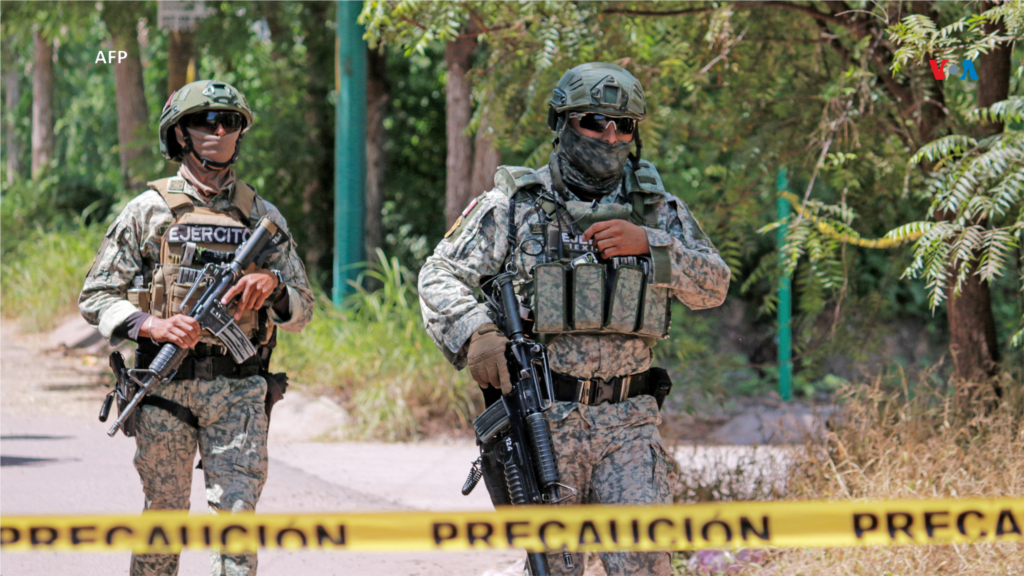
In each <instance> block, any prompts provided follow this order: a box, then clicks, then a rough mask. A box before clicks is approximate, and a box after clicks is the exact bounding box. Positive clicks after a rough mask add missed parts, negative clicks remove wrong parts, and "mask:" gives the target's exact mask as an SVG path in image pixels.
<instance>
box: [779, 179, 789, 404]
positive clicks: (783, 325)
mask: <svg viewBox="0 0 1024 576" xmlns="http://www.w3.org/2000/svg"><path fill="white" fill-rule="evenodd" d="M775 189H776V191H778V192H786V191H787V190H789V180H788V179H787V178H786V167H785V166H783V167H782V168H781V169H780V170H779V179H778V180H777V181H776V182H775ZM775 209H776V216H777V217H778V219H779V220H782V219H783V218H786V217H787V216H789V201H788V200H786V199H785V198H783V197H782V196H779V198H778V199H777V200H776V201H775ZM787 230H788V227H787V226H786V225H782V226H779V228H778V230H777V232H776V242H777V243H778V245H779V269H780V270H781V269H783V267H784V266H785V262H783V255H782V247H783V246H784V245H785V244H786V232H787ZM792 300H793V290H792V279H791V278H790V277H789V275H783V276H780V278H779V396H781V397H782V399H783V400H789V399H790V398H792V396H793V382H792V380H793V362H792V361H791V358H792V357H793V342H792V334H791V333H790V323H791V313H792Z"/></svg>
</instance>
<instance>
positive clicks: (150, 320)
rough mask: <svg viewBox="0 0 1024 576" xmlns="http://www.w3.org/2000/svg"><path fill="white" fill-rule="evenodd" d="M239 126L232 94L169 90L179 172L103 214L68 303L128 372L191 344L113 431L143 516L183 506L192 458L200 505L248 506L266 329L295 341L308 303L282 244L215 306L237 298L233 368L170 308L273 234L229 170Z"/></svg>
mask: <svg viewBox="0 0 1024 576" xmlns="http://www.w3.org/2000/svg"><path fill="white" fill-rule="evenodd" d="M251 126H252V112H251V110H250V109H249V106H248V104H247V103H246V101H245V98H244V97H243V96H242V95H241V94H240V93H239V92H238V91H237V90H235V89H234V88H233V87H231V86H229V85H227V84H225V83H223V82H217V81H209V80H204V81H199V82H193V83H191V84H188V85H186V86H184V87H182V88H181V89H180V90H178V91H177V92H175V93H174V94H172V95H171V98H170V99H169V100H168V102H167V104H166V105H165V106H164V111H163V113H162V114H161V119H160V148H161V152H163V154H164V155H165V157H167V158H168V159H171V160H174V161H178V162H182V165H181V168H180V170H179V171H178V173H177V175H176V176H174V177H172V178H167V179H163V180H157V181H155V182H150V183H149V186H150V188H151V189H150V190H149V191H147V192H144V193H142V194H141V195H139V196H137V197H136V198H135V199H133V200H132V201H131V202H129V203H128V205H127V206H126V207H125V209H124V211H123V212H121V214H120V215H119V216H118V217H117V219H116V220H115V221H114V223H113V224H112V225H111V226H110V229H109V230H107V234H106V237H105V238H104V239H103V243H102V245H101V246H100V249H99V253H98V254H97V255H96V260H95V262H94V263H93V266H92V269H91V270H89V274H88V276H87V278H86V281H85V287H84V288H83V289H82V294H81V297H80V298H79V308H80V310H81V312H82V315H83V316H84V317H85V319H86V320H88V321H89V323H90V324H92V325H93V326H95V327H97V328H98V329H99V331H100V333H102V334H103V336H104V337H105V338H107V339H109V340H110V343H111V345H112V346H116V345H118V344H119V343H121V342H122V341H124V340H125V339H129V340H135V341H137V342H138V350H137V352H136V365H137V366H138V367H144V366H146V365H147V364H148V362H150V361H151V360H152V358H153V356H154V355H155V354H156V352H157V351H158V350H159V348H160V346H161V343H163V342H172V343H174V344H176V345H178V346H180V347H185V348H191V349H192V350H191V352H190V353H189V356H188V357H186V359H185V360H184V362H182V365H181V367H180V368H179V370H178V372H177V374H176V376H175V379H174V380H171V381H168V382H166V383H164V384H160V385H156V386H154V387H153V388H151V392H150V394H149V395H148V396H147V397H146V398H145V399H144V400H143V405H142V406H140V408H139V409H138V411H137V421H136V424H135V425H134V426H133V427H132V428H133V429H131V430H127V429H126V430H125V432H126V434H133V435H134V436H135V440H136V445H137V451H136V453H135V468H136V470H138V472H139V476H140V477H141V479H142V487H143V492H144V493H145V497H146V500H145V509H146V510H187V509H188V508H189V494H190V492H191V485H192V466H193V464H194V463H195V455H196V450H197V449H198V451H199V454H200V456H201V458H202V464H203V466H202V467H203V471H204V474H205V477H206V499H207V501H208V503H209V505H210V507H211V508H212V509H213V510H214V511H216V512H218V513H221V512H228V513H231V512H243V511H252V510H254V509H255V507H256V502H257V501H258V500H259V496H260V492H261V491H262V489H263V484H264V482H265V481H266V477H267V424H268V416H269V410H270V407H271V406H272V405H273V402H274V401H276V400H277V399H279V398H280V395H281V394H282V393H283V387H284V385H285V383H284V382H278V381H276V380H275V378H274V377H273V376H271V375H270V374H269V373H268V372H267V369H268V363H269V356H270V350H271V349H272V348H273V345H274V342H275V341H276V340H275V337H274V335H275V329H276V328H277V327H280V328H281V329H283V330H285V331H288V332H298V331H300V330H302V328H303V327H304V326H306V324H308V323H309V321H310V319H311V318H312V314H313V294H312V292H311V291H310V288H309V282H308V280H307V279H306V272H305V270H304V268H303V265H302V261H301V260H300V259H299V257H298V255H297V254H296V252H295V243H294V242H293V241H288V242H287V243H285V244H283V245H282V246H280V247H278V248H277V249H276V251H275V252H274V253H273V254H272V255H271V256H270V257H269V258H268V259H267V260H266V261H265V262H264V264H263V265H262V267H260V268H256V267H253V269H250V270H248V271H247V273H246V275H244V276H243V277H242V278H241V280H239V282H238V283H237V284H236V285H235V286H234V287H233V288H232V289H231V290H230V291H229V292H228V293H227V294H226V295H225V297H224V302H225V304H227V303H228V302H230V301H231V300H232V299H234V298H235V297H236V296H238V298H237V300H236V301H235V302H234V304H233V305H232V308H231V309H232V310H234V316H235V320H236V322H237V323H238V325H239V327H240V328H242V329H243V331H245V332H246V335H247V336H249V337H250V339H251V340H252V342H253V343H254V345H256V346H257V350H258V353H257V355H256V357H254V358H252V359H251V360H250V361H246V363H244V364H242V365H239V364H235V363H234V361H233V359H232V358H231V356H230V355H228V354H227V351H226V349H225V348H224V346H223V345H221V344H220V341H219V340H218V339H217V338H216V337H215V336H214V335H212V334H209V333H207V332H202V331H201V330H200V328H199V325H198V324H197V323H196V321H195V320H194V319H192V318H190V317H188V316H186V315H184V314H182V313H181V306H182V304H183V303H182V302H181V300H182V298H183V296H184V295H185V292H187V290H188V288H190V287H191V282H192V281H194V279H195V276H196V272H198V270H199V269H200V268H202V266H203V264H204V262H207V261H216V258H217V257H218V255H219V256H220V257H221V258H222V259H223V258H230V256H231V253H232V252H233V250H234V248H235V247H237V246H238V245H239V244H241V242H243V241H244V239H245V238H247V237H248V234H249V232H250V230H251V229H252V228H253V227H254V226H256V224H257V222H258V221H259V220H260V218H262V217H264V216H267V217H269V218H270V219H271V220H272V221H273V222H274V223H275V224H277V225H278V226H279V227H281V228H282V229H286V224H285V220H284V217H282V215H281V213H280V211H278V209H277V208H276V207H274V206H273V205H272V204H270V203H269V202H267V201H266V200H263V199H262V198H260V197H259V196H257V195H256V193H255V191H254V190H253V189H252V188H251V187H250V186H248V185H246V184H245V183H244V182H242V181H240V180H236V179H235V173H234V169H233V168H231V165H232V164H233V163H234V161H235V160H236V159H237V157H238V148H239V145H238V143H239V141H240V140H241V138H242V136H243V135H244V133H245V131H246V130H248V129H249V128H250V127H251ZM268 380H270V381H272V382H273V384H272V385H270V386H268ZM177 573H178V555H177V554H143V555H133V556H132V561H131V574H132V575H133V576H143V575H146V576H151V575H152V576H156V575H172V574H177ZM211 573H212V574H214V575H218V576H219V575H230V576H242V575H254V574H256V555H255V554H222V553H220V552H219V551H217V550H214V551H213V555H212V567H211Z"/></svg>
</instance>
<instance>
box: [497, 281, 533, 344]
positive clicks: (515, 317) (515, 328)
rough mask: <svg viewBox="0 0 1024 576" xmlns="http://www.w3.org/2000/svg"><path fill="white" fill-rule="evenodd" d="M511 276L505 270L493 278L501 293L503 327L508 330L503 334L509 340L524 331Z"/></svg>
mask: <svg viewBox="0 0 1024 576" xmlns="http://www.w3.org/2000/svg"><path fill="white" fill-rule="evenodd" d="M513 278H514V276H513V275H512V274H509V273H507V272H506V273H504V274H500V275H498V276H495V278H494V282H495V283H496V284H497V285H498V290H499V291H500V294H501V306H502V309H503V311H504V313H505V328H506V329H507V331H508V333H507V334H505V336H507V337H508V338H509V339H510V340H515V339H516V337H517V336H522V335H523V334H524V333H525V330H523V321H522V320H521V319H520V318H519V299H518V298H516V291H515V288H514V287H513V286H512V279H513Z"/></svg>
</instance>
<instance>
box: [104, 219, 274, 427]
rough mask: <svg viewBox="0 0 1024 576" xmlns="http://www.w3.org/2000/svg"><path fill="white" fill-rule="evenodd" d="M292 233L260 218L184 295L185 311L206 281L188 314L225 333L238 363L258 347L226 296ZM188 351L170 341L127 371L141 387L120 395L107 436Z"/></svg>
mask: <svg viewBox="0 0 1024 576" xmlns="http://www.w3.org/2000/svg"><path fill="white" fill-rule="evenodd" d="M287 239H288V235H287V234H285V232H284V230H282V229H280V228H278V226H277V225H276V224H274V223H273V222H271V221H270V219H269V218H267V217H264V218H262V219H260V221H259V223H258V224H256V228H255V229H254V230H253V232H252V235H251V236H249V239H248V240H246V241H245V242H244V243H243V244H242V245H241V246H239V247H238V249H237V250H235V256H234V259H233V260H231V262H229V263H227V264H220V265H217V264H207V265H206V267H205V268H203V270H202V273H201V274H200V276H199V278H198V279H196V281H195V283H193V284H192V289H191V290H189V291H188V294H186V295H185V298H184V299H183V300H182V311H184V309H185V306H186V304H187V303H188V302H189V300H191V298H192V295H193V294H194V293H195V292H196V291H197V290H198V289H199V288H200V287H202V286H205V287H206V288H205V290H204V291H203V292H202V295H200V296H199V299H198V300H197V301H196V303H195V305H194V306H192V308H191V309H190V310H189V311H188V313H187V314H188V315H189V316H191V317H192V318H195V319H196V321H198V322H199V326H200V328H202V329H203V330H207V331H209V332H210V333H212V334H213V335H215V336H217V337H218V338H220V341H221V343H223V344H224V346H225V347H226V348H227V349H228V351H229V352H231V356H232V358H234V360H235V362H236V363H238V364H241V363H242V362H245V361H246V360H248V359H249V358H251V357H252V356H253V355H254V354H256V347H255V346H253V345H252V342H250V341H249V339H248V338H246V336H245V333H244V332H242V329H241V328H239V327H238V324H235V320H234V318H232V316H231V313H230V312H228V308H227V306H225V305H224V304H221V302H220V300H221V298H223V297H224V294H226V293H227V291H228V290H230V289H231V287H232V286H234V285H235V283H236V282H238V280H239V279H240V278H241V277H242V275H243V274H245V269H246V268H248V267H249V265H250V264H252V263H253V262H262V261H263V260H265V259H266V257H267V256H269V255H270V250H272V249H273V248H275V247H277V246H279V245H281V244H282V243H284V242H285V241H286V240H287ZM188 351H189V349H188V348H179V347H178V346H177V345H175V344H171V343H170V342H168V343H166V344H164V345H163V346H162V347H161V348H160V352H159V353H157V355H156V357H155V358H153V361H152V362H151V363H150V364H149V367H148V368H145V369H135V370H124V371H123V375H124V376H125V377H127V379H128V380H130V381H131V383H132V384H134V385H135V386H138V391H137V392H136V393H135V395H134V396H133V397H132V398H131V400H130V401H128V402H127V404H126V405H124V406H123V407H122V406H121V405H120V401H119V402H118V408H119V410H118V418H117V421H116V422H114V425H113V426H111V427H110V430H108V431H107V436H113V435H114V434H117V430H118V429H119V428H120V427H121V426H122V425H123V424H124V422H125V420H127V419H128V417H129V416H130V415H131V414H132V412H133V411H134V410H135V408H136V407H137V406H138V405H139V402H141V401H142V399H143V398H144V397H145V396H146V394H147V393H148V392H149V389H150V387H152V386H153V385H154V384H157V383H161V382H166V381H168V380H170V379H172V378H173V377H174V374H175V372H177V370H178V366H180V365H181V362H182V360H184V359H185V356H187V355H188ZM115 370H116V368H115ZM119 380H120V376H119ZM119 384H120V382H119ZM114 398H115V396H114V395H113V394H111V395H108V396H107V398H106V399H105V400H104V402H103V407H102V408H101V409H100V420H101V421H105V420H106V415H107V414H108V413H109V412H110V403H111V402H112V401H113V400H114ZM118 398H119V400H120V399H121V398H123V399H127V396H126V395H125V396H121V395H120V394H119V395H118Z"/></svg>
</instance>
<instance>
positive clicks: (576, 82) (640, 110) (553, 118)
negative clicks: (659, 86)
mask: <svg viewBox="0 0 1024 576" xmlns="http://www.w3.org/2000/svg"><path fill="white" fill-rule="evenodd" d="M566 112H594V113H597V114H606V115H608V116H624V117H628V118H633V119H635V120H637V121H642V120H643V119H645V118H646V117H647V102H646V101H645V100H644V88H643V86H641V85H640V81H639V80H637V79H636V77H635V76H633V75H632V74H630V73H629V72H628V71H627V70H626V69H625V68H623V67H622V66H618V65H616V64H608V63H607V62H588V63H587V64H581V65H579V66H577V67H575V68H573V69H571V70H569V71H568V72H566V73H565V74H563V75H562V79H561V80H559V81H558V85H557V86H556V87H555V90H554V93H553V94H552V96H551V101H550V102H549V103H548V126H549V127H550V128H551V129H552V130H558V118H559V117H561V116H562V115H563V114H564V113H566Z"/></svg>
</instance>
